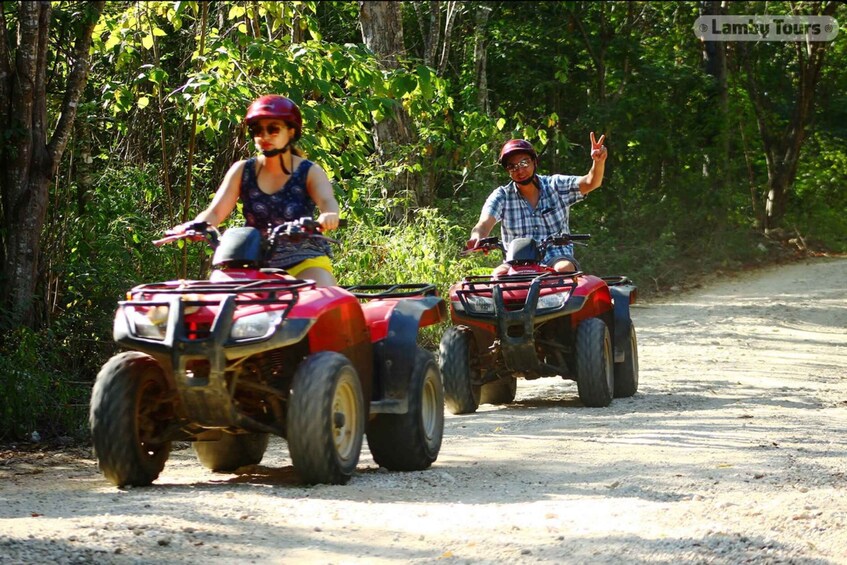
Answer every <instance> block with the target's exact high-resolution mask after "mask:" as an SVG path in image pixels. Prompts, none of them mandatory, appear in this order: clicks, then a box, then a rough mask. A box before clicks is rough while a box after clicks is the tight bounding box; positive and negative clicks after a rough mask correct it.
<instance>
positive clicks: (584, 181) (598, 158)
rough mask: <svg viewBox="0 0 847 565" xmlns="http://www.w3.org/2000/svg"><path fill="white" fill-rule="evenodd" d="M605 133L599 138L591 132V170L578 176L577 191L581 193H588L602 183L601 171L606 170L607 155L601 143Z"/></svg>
mask: <svg viewBox="0 0 847 565" xmlns="http://www.w3.org/2000/svg"><path fill="white" fill-rule="evenodd" d="M605 139H606V136H605V135H601V136H600V139H598V140H596V141H595V139H594V132H593V131H592V132H591V159H592V160H593V162H592V163H591V170H589V171H588V174H586V175H583V176H581V177H579V191H580V192H581V193H582V194H588V193H589V192H591V191H592V190H594V189H595V188H598V187H599V186H600V185H601V184H603V173H604V172H605V170H606V157H608V156H609V152H608V150H606V146H605V145H603V140H605Z"/></svg>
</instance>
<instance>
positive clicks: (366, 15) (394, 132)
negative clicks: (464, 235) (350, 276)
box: [359, 1, 433, 219]
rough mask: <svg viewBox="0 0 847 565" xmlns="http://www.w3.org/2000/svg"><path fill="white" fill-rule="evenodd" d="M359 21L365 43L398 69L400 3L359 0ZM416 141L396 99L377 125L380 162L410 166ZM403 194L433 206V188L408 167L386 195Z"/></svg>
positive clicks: (382, 60)
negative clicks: (425, 184) (409, 149)
mask: <svg viewBox="0 0 847 565" xmlns="http://www.w3.org/2000/svg"><path fill="white" fill-rule="evenodd" d="M359 22H360V24H361V26H362V39H363V40H364V42H365V45H366V46H367V47H368V48H369V49H370V50H371V51H373V52H374V54H376V56H377V58H378V59H379V61H380V63H381V64H382V66H383V67H385V68H387V69H397V68H399V67H400V63H399V61H400V59H401V58H403V57H404V56H405V47H404V45H403V23H402V20H401V18H400V3H398V2H376V1H360V2H359ZM415 142H416V136H415V132H414V130H413V128H412V122H411V119H410V118H409V115H408V114H407V113H406V110H405V109H404V108H403V106H402V105H401V104H400V102H399V101H397V103H396V104H395V106H394V112H393V113H392V114H391V115H389V116H386V117H385V118H384V119H383V120H382V121H380V122H378V123H376V124H374V147H375V148H376V151H377V155H378V157H379V160H380V162H382V163H386V162H388V161H399V165H401V166H405V167H411V166H412V165H413V164H414V158H415V157H414V156H413V155H409V154H408V152H407V151H404V150H405V149H408V148H409V147H411V146H412V145H413V144H414V143H415ZM404 153H406V154H405V155H404ZM404 195H406V196H411V197H412V198H413V199H414V201H415V204H417V205H419V206H427V205H430V204H431V203H432V201H433V196H432V191H431V190H430V189H429V188H427V187H425V186H424V185H423V183H422V182H421V178H420V176H419V175H416V174H414V173H413V172H411V171H408V170H406V171H405V172H403V173H401V174H399V175H397V177H396V179H395V181H394V182H393V183H392V184H391V186H389V187H387V190H386V194H385V196H387V197H389V198H397V197H402V196H404ZM400 215H401V213H400V210H399V209H395V210H394V216H395V219H399V218H398V216H400Z"/></svg>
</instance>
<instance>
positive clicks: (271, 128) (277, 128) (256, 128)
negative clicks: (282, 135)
mask: <svg viewBox="0 0 847 565" xmlns="http://www.w3.org/2000/svg"><path fill="white" fill-rule="evenodd" d="M281 131H282V126H281V125H279V124H270V125H268V126H267V127H263V126H262V125H260V124H251V125H250V135H251V136H252V137H259V136H263V135H265V132H268V135H270V136H271V137H273V136H275V135H276V134H278V133H279V132H281Z"/></svg>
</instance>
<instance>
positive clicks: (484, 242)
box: [460, 233, 591, 256]
mask: <svg viewBox="0 0 847 565" xmlns="http://www.w3.org/2000/svg"><path fill="white" fill-rule="evenodd" d="M589 239H591V234H588V233H560V234H556V235H551V236H550V237H548V238H547V239H545V240H543V241H541V242H540V243H539V244H538V247H539V249H541V250H542V251H543V250H544V249H546V248H547V247H549V246H551V245H568V244H570V243H577V244H579V245H585V244H584V243H581V242H583V241H588V240H589ZM491 250H499V251H501V252H503V253H504V254H505V252H506V250H505V249H504V248H503V242H502V241H500V238H499V237H485V238H482V239H480V240H479V241H477V242H476V246H474V247H472V248H470V249H463V250H462V251H461V252H460V255H462V256H466V255H470V254H471V253H477V252H479V251H482V252H483V253H486V254H488V252H489V251H491Z"/></svg>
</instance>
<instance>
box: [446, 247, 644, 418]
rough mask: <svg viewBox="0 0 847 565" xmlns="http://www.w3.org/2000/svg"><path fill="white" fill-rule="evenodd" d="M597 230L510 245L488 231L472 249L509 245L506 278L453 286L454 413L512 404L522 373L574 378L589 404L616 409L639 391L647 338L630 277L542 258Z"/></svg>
mask: <svg viewBox="0 0 847 565" xmlns="http://www.w3.org/2000/svg"><path fill="white" fill-rule="evenodd" d="M590 237H591V236H589V235H579V234H572V235H569V234H563V235H557V236H554V237H551V238H548V239H547V240H545V241H543V242H541V243H540V244H539V243H538V242H536V241H535V240H533V239H530V238H519V239H516V240H514V241H513V242H512V244H511V245H510V248H509V250H508V252H504V249H503V246H502V244H501V243H500V240H499V239H498V238H496V237H489V238H485V239H482V240H480V241H479V242H478V243H477V245H476V247H474V248H473V249H470V250H467V251H466V252H465V253H472V252H485V253H488V252H489V251H492V250H498V251H500V252H504V253H505V255H506V262H507V263H509V265H510V269H509V272H508V273H507V274H506V275H502V276H500V277H493V276H470V277H465V278H464V280H462V281H461V282H459V283H457V284H455V285H453V286H452V287H451V288H450V304H451V307H450V314H451V316H452V319H453V326H454V327H452V328H450V329H448V330H447V331H446V332H445V333H444V335H443V337H442V339H441V347H440V349H441V355H440V366H441V374H442V378H443V379H444V399H445V403H446V404H447V407H448V408H449V409H450V411H451V412H452V413H453V414H467V413H472V412H475V411H476V409H477V408H478V407H479V405H480V404H486V403H487V404H508V403H510V402H512V401H514V399H515V393H516V390H517V378H525V379H537V378H540V377H552V376H560V377H562V378H563V379H570V380H575V381H576V384H577V389H578V391H579V398H580V400H581V401H582V403H583V404H584V405H585V406H593V407H602V406H608V405H609V403H610V402H611V401H612V397H627V396H632V395H633V394H635V392H636V390H637V389H638V344H637V341H636V337H635V326H634V325H633V323H632V319H631V318H630V312H629V305H630V303H632V302H634V301H635V297H636V287H635V286H634V285H633V284H632V282H631V281H630V280H629V279H627V278H626V277H596V276H593V275H587V274H585V273H583V272H581V271H578V272H575V273H567V274H562V273H557V272H555V271H554V270H553V269H551V268H549V267H546V266H544V265H542V264H541V261H542V258H543V257H544V250H545V249H546V247H547V246H549V245H568V244H569V243H571V242H576V241H583V240H587V239H589V238H590Z"/></svg>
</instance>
